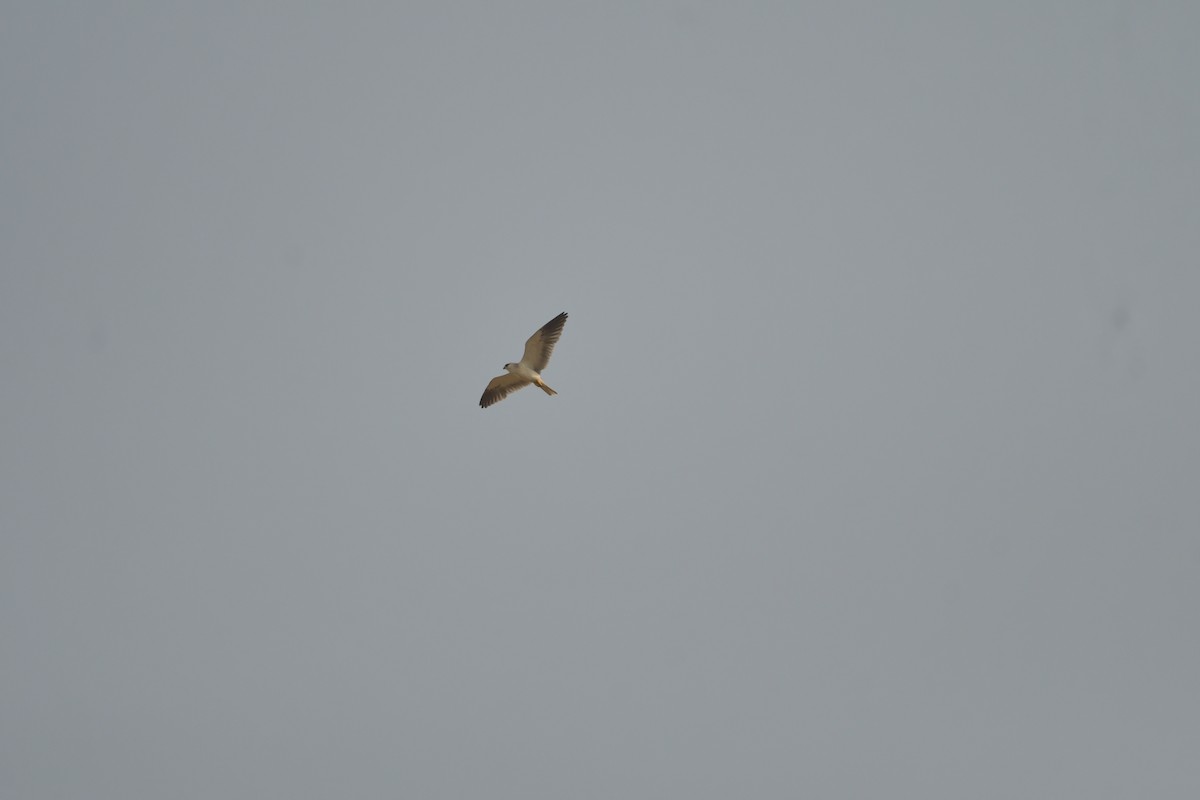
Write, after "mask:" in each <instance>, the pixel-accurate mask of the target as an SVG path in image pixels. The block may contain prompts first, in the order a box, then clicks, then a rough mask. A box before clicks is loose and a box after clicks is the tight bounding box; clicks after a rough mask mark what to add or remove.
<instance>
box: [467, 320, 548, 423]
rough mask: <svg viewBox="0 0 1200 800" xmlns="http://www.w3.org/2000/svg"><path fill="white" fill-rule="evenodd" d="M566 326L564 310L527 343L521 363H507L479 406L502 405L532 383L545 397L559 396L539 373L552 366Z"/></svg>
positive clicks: (490, 383) (487, 389)
mask: <svg viewBox="0 0 1200 800" xmlns="http://www.w3.org/2000/svg"><path fill="white" fill-rule="evenodd" d="M566 324H567V312H565V311H564V312H563V313H561V314H559V315H558V316H557V317H555V318H554V319H552V320H550V321H549V322H547V323H546V324H545V325H543V326H542V327H541V328H539V329H538V330H537V331H536V332H535V333H534V334H533V336H530V337H529V340H528V341H527V342H525V355H523V356H521V360H520V361H519V362H517V363H516V364H505V365H504V369H505V373H504V374H503V375H497V376H496V377H495V378H492V380H491V381H490V382H489V383H488V385H487V388H486V389H484V390H483V397H481V398H479V407H480V408H487V407H488V406H490V405H492V404H493V403H499V402H500V401H501V400H503V399H504V398H506V397H508V396H509V395H510V394H512V393H513V392H515V391H516V390H517V389H524V388H525V387H526V386H528V385H529V384H531V383H532V384H533V385H534V386H537V387H538V388H539V389H541V390H542V391H543V392H545V393H546V394H549V395H556V394H558V392H556V391H554V390H553V389H551V388H550V387H549V386H547V385H546V383H545V382H544V381H543V380H542V376H541V375H540V374H539V373H540V372H541V371H542V370H544V369H545V368H546V365H547V364H549V363H550V354H551V353H552V352H554V345H556V344H557V343H558V337H560V336H562V330H563V325H566Z"/></svg>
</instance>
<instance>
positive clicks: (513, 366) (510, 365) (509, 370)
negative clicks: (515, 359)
mask: <svg viewBox="0 0 1200 800" xmlns="http://www.w3.org/2000/svg"><path fill="white" fill-rule="evenodd" d="M516 368H517V365H516V364H512V363H509V364H505V365H504V369H505V370H506V371H508V372H512V371H513V370H514V369H516Z"/></svg>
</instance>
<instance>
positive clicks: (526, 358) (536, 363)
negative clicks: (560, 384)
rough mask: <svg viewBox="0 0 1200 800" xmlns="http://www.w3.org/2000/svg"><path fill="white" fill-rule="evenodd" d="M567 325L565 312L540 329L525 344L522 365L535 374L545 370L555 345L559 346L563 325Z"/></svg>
mask: <svg viewBox="0 0 1200 800" xmlns="http://www.w3.org/2000/svg"><path fill="white" fill-rule="evenodd" d="M566 324H567V312H565V311H564V312H563V313H561V314H559V315H558V316H557V317H555V318H554V319H552V320H550V321H549V322H547V323H546V324H545V325H543V326H542V327H541V328H539V329H538V331H537V332H536V333H534V334H533V336H530V337H529V340H528V341H527V342H525V355H523V356H521V363H522V364H524V365H525V366H527V367H529V368H530V369H531V370H533V371H534V372H541V371H542V370H544V369H545V368H546V365H547V364H549V363H550V354H551V353H552V352H554V345H556V344H558V337H560V336H562V332H563V325H566Z"/></svg>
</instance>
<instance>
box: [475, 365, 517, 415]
mask: <svg viewBox="0 0 1200 800" xmlns="http://www.w3.org/2000/svg"><path fill="white" fill-rule="evenodd" d="M528 385H529V381H527V380H525V379H524V378H519V377H517V376H516V375H513V374H511V373H508V372H506V373H504V374H503V375H497V376H496V377H494V378H492V379H491V381H489V382H488V385H487V388H486V389H484V390H483V397H481V398H479V407H480V408H487V407H488V406H490V405H492V404H493V403H499V402H500V401H501V400H503V399H504V398H506V397H508V396H509V395H510V394H512V393H513V392H515V391H516V390H517V389H523V388H525V387H526V386H528Z"/></svg>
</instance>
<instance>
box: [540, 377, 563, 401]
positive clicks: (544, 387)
mask: <svg viewBox="0 0 1200 800" xmlns="http://www.w3.org/2000/svg"><path fill="white" fill-rule="evenodd" d="M537 386H538V388H539V389H541V390H542V391H543V392H545V393H546V394H548V395H550V396H551V397H553V396H554V395H556V394H558V392H556V391H554V390H553V389H551V388H550V387H549V386H547V385H546V384H545V382H544V381H542V380H538V382H537Z"/></svg>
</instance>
